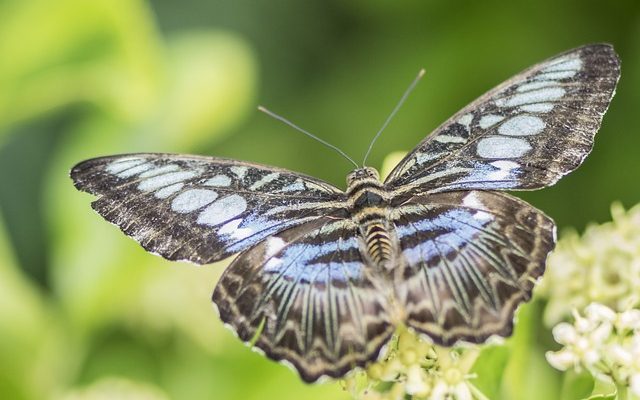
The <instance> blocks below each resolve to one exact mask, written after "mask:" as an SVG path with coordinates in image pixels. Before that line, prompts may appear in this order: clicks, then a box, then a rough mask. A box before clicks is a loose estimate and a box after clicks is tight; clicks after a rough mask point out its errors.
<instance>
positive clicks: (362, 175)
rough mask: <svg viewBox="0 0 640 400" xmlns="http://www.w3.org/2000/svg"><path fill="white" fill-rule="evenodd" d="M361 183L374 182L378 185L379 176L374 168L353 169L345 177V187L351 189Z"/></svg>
mask: <svg viewBox="0 0 640 400" xmlns="http://www.w3.org/2000/svg"><path fill="white" fill-rule="evenodd" d="M363 181H374V182H375V183H379V182H380V174H379V173H378V171H376V169H375V168H371V167H363V168H358V169H354V170H353V171H351V172H349V175H347V187H351V186H353V185H355V184H357V183H359V182H363Z"/></svg>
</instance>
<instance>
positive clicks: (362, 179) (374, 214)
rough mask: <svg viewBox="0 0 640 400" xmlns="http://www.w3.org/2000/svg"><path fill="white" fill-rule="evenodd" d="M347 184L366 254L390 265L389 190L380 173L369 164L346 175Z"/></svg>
mask: <svg viewBox="0 0 640 400" xmlns="http://www.w3.org/2000/svg"><path fill="white" fill-rule="evenodd" d="M347 185H348V186H347V195H348V196H349V202H350V206H351V213H352V218H353V219H354V221H355V222H356V223H357V224H358V226H359V228H360V233H361V235H362V238H363V239H364V243H365V246H366V250H367V251H366V253H367V255H368V256H369V258H370V259H371V261H373V262H374V263H375V264H377V265H379V266H382V267H386V266H390V265H389V264H390V261H392V260H393V258H394V246H393V240H392V227H391V226H390V224H389V222H388V221H389V219H388V216H387V214H386V213H387V210H388V193H387V191H386V189H385V188H384V185H383V184H382V182H380V179H379V175H378V172H377V171H376V170H375V169H373V168H370V167H365V168H360V169H357V170H354V171H353V172H351V173H350V174H349V175H348V176H347Z"/></svg>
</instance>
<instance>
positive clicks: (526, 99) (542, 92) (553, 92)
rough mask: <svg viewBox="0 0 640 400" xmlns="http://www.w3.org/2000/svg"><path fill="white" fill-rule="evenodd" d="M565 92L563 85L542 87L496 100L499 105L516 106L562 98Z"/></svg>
mask: <svg viewBox="0 0 640 400" xmlns="http://www.w3.org/2000/svg"><path fill="white" fill-rule="evenodd" d="M565 93H566V92H565V90H564V89H563V88H561V87H548V88H541V89H538V90H532V91H530V92H524V93H520V94H516V95H515V96H511V97H509V98H507V99H498V100H496V105H497V106H498V107H515V106H521V105H523V104H529V103H542V102H549V101H553V100H557V99H559V98H561V97H562V96H564V94H565Z"/></svg>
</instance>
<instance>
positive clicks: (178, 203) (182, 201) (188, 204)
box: [171, 189, 218, 214]
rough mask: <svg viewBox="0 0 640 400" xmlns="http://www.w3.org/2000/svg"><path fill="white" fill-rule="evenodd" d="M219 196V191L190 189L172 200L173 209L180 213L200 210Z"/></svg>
mask: <svg viewBox="0 0 640 400" xmlns="http://www.w3.org/2000/svg"><path fill="white" fill-rule="evenodd" d="M217 198H218V193H216V192H214V191H213V190H207V189H189V190H185V191H184V192H182V193H180V194H179V195H177V196H176V197H175V198H174V199H173V201H172V202H171V209H172V210H173V211H175V212H178V213H183V214H184V213H189V212H192V211H195V210H198V209H200V208H202V207H204V206H206V205H208V204H210V203H211V202H212V201H214V200H215V199H217Z"/></svg>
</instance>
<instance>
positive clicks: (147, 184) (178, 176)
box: [138, 170, 201, 192]
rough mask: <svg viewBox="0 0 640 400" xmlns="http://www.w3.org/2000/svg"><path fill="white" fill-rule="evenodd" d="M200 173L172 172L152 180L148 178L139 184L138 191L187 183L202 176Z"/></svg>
mask: <svg viewBox="0 0 640 400" xmlns="http://www.w3.org/2000/svg"><path fill="white" fill-rule="evenodd" d="M200 173H201V172H200V171H197V170H192V171H178V172H170V173H168V174H162V175H155V176H152V177H151V178H147V179H145V180H143V181H142V182H140V183H139V184H138V189H140V190H142V191H145V192H147V191H151V190H156V189H160V188H162V187H165V186H169V185H173V184H174V183H178V182H182V181H186V180H187V179H192V178H195V177H196V176H198V175H200Z"/></svg>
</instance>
